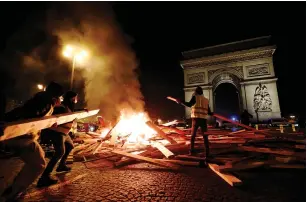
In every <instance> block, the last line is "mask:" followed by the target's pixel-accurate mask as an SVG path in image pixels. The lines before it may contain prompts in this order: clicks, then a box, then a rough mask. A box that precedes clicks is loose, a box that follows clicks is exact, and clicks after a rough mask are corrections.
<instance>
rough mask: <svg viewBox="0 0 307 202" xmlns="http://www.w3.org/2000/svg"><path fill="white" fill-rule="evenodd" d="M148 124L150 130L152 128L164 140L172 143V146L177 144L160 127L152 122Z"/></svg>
mask: <svg viewBox="0 0 307 202" xmlns="http://www.w3.org/2000/svg"><path fill="white" fill-rule="evenodd" d="M146 124H147V125H148V126H149V127H150V128H152V129H153V130H155V131H156V132H157V133H158V135H159V136H160V137H162V138H164V139H166V140H167V141H169V143H171V144H176V143H177V142H176V141H175V140H173V139H172V138H170V137H168V136H167V135H166V134H165V133H164V132H163V131H162V130H161V129H160V128H159V127H158V126H156V125H155V124H154V123H152V122H151V121H147V122H146Z"/></svg>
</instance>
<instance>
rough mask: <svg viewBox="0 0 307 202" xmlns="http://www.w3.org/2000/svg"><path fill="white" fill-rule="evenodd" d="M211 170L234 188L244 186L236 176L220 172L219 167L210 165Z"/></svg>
mask: <svg viewBox="0 0 307 202" xmlns="http://www.w3.org/2000/svg"><path fill="white" fill-rule="evenodd" d="M209 168H210V169H211V170H212V171H213V172H215V173H216V174H217V175H218V176H220V177H221V178H222V179H223V180H225V181H226V182H227V183H228V184H229V185H231V186H233V187H235V186H240V185H242V181H241V180H240V179H238V178H236V177H235V176H233V175H231V174H226V173H220V172H219V171H218V165H216V164H211V163H209Z"/></svg>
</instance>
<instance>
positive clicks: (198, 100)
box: [176, 86, 213, 158]
mask: <svg viewBox="0 0 307 202" xmlns="http://www.w3.org/2000/svg"><path fill="white" fill-rule="evenodd" d="M176 102H177V103H178V104H182V105H184V106H186V107H191V119H192V136H191V147H190V155H195V149H194V142H195V137H196V133H197V130H198V128H199V127H200V129H201V132H202V135H203V138H204V145H205V156H206V158H208V157H209V154H210V151H209V139H208V135H205V132H206V131H207V118H208V115H211V116H212V115H213V112H211V110H210V107H209V100H208V99H207V98H206V97H204V95H203V89H202V88H201V87H200V86H198V87H197V88H196V89H195V93H194V94H193V96H192V98H191V100H190V102H185V101H183V102H182V101H181V100H179V99H176Z"/></svg>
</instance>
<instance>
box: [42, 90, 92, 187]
mask: <svg viewBox="0 0 307 202" xmlns="http://www.w3.org/2000/svg"><path fill="white" fill-rule="evenodd" d="M77 102H78V94H77V93H75V92H73V91H68V92H67V93H66V94H65V95H64V101H63V102H62V104H61V105H60V106H58V107H55V109H54V112H53V115H56V114H63V113H69V112H74V111H79V110H75V104H76V103H77ZM82 110H84V109H82ZM85 110H86V109H85ZM72 126H73V122H70V123H65V124H62V125H58V127H56V128H48V129H45V130H43V131H42V136H43V137H44V138H45V139H47V140H50V141H51V142H52V144H53V147H54V150H55V153H54V155H53V156H52V158H51V160H50V161H49V163H48V165H47V167H46V169H45V170H44V172H43V174H42V176H41V177H40V179H39V180H38V182H37V187H45V186H50V185H52V184H56V183H57V182H58V180H56V179H53V178H51V176H50V174H51V172H52V171H53V169H54V167H55V165H56V164H57V162H58V161H59V160H60V159H61V160H60V162H59V165H58V167H57V169H56V171H57V172H68V171H70V170H71V168H70V167H67V166H66V160H67V157H68V155H69V153H70V152H71V151H72V149H73V148H74V145H73V141H72V139H71V137H70V135H69V133H70V132H71V130H72Z"/></svg>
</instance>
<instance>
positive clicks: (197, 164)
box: [156, 159, 201, 166]
mask: <svg viewBox="0 0 307 202" xmlns="http://www.w3.org/2000/svg"><path fill="white" fill-rule="evenodd" d="M156 160H157V161H162V162H168V163H174V164H178V165H182V166H201V164H200V162H195V161H181V160H173V159H156Z"/></svg>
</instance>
